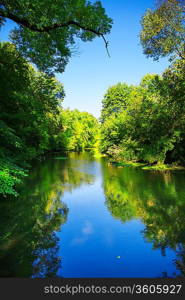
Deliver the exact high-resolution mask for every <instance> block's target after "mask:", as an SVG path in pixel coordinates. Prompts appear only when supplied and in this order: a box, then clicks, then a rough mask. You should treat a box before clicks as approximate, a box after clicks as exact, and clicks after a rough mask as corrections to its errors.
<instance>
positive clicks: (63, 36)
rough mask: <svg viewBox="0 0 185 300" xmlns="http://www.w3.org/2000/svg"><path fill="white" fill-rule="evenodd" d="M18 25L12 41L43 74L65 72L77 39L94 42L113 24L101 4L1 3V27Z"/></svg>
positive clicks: (64, 0) (78, 0) (59, 0)
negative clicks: (11, 23)
mask: <svg viewBox="0 0 185 300" xmlns="http://www.w3.org/2000/svg"><path fill="white" fill-rule="evenodd" d="M7 19H10V20H12V21H14V22H15V23H16V27H15V29H14V30H13V31H12V32H11V35H10V37H11V40H12V42H13V43H14V44H15V45H16V47H17V49H18V50H19V52H20V53H21V54H22V55H23V56H24V57H25V58H27V59H28V60H30V61H31V62H33V63H34V64H36V65H37V67H38V68H39V69H40V70H42V71H47V72H50V73H51V72H54V71H55V72H63V71H64V68H65V66H66V64H67V62H68V60H69V58H70V56H71V54H72V53H73V51H74V45H75V40H76V38H80V39H81V40H82V41H91V40H93V39H94V38H95V37H96V36H99V37H102V38H103V39H104V41H105V43H106V47H107V41H106V40H105V37H104V35H105V34H107V33H109V32H110V29H111V25H112V20H111V19H110V18H109V17H108V16H107V15H106V13H105V10H104V8H103V7H102V5H101V2H100V1H96V2H94V3H91V2H90V1H86V0H55V1H53V0H26V1H25V0H14V1H12V0H2V1H1V3H0V25H1V26H2V25H3V24H4V23H5V21H6V20H7Z"/></svg>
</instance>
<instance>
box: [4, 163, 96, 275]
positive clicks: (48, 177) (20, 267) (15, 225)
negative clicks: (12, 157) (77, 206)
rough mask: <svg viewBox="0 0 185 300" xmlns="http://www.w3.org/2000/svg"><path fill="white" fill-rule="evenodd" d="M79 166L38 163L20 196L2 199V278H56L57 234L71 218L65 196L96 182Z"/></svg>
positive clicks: (57, 263)
mask: <svg viewBox="0 0 185 300" xmlns="http://www.w3.org/2000/svg"><path fill="white" fill-rule="evenodd" d="M73 164H74V162H73ZM77 167H78V164H77V163H76V165H75V166H74V165H72V163H71V162H70V160H66V161H61V160H53V159H50V160H47V162H44V163H41V164H40V165H38V163H37V166H35V167H34V168H33V170H32V172H31V173H30V176H29V177H28V178H27V179H26V180H25V182H24V184H23V185H22V186H21V187H20V196H19V197H18V198H17V199H13V198H12V199H11V198H9V199H1V201H0V219H1V222H0V232H1V236H0V276H1V277H55V276H57V272H58V269H59V268H60V267H61V258H60V257H59V256H58V250H59V240H58V237H57V234H56V232H57V231H59V230H60V228H61V225H62V224H64V223H65V222H66V220H67V215H68V208H67V207H66V205H65V204H64V203H63V202H62V201H61V198H62V195H63V193H64V192H65V191H66V190H67V191H72V189H74V188H76V187H78V186H80V185H81V184H82V183H91V182H92V181H93V180H94V177H93V175H90V174H88V173H85V172H83V171H78V169H77Z"/></svg>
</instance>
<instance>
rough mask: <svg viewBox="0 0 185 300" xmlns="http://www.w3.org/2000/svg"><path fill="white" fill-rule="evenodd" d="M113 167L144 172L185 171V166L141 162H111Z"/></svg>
mask: <svg viewBox="0 0 185 300" xmlns="http://www.w3.org/2000/svg"><path fill="white" fill-rule="evenodd" d="M110 163H111V164H112V165H114V166H116V167H120V168H124V167H137V168H138V167H139V168H141V169H143V170H155V171H177V170H185V167H184V166H180V165H173V164H156V165H151V164H147V163H139V162H114V161H112V162H110Z"/></svg>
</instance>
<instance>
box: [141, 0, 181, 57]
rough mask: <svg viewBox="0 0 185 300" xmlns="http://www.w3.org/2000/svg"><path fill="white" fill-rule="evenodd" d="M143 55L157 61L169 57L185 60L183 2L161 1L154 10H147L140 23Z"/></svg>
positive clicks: (177, 0)
mask: <svg viewBox="0 0 185 300" xmlns="http://www.w3.org/2000/svg"><path fill="white" fill-rule="evenodd" d="M141 25H142V30H141V33H140V40H141V44H142V46H143V49H144V54H146V55H147V56H148V57H152V58H153V59H154V60H158V59H159V58H160V57H164V56H169V57H170V58H171V59H173V58H174V56H173V55H174V54H175V56H176V57H179V58H181V59H185V2H184V0H163V1H160V4H159V6H158V7H157V8H156V9H155V10H148V11H147V12H146V14H145V15H144V17H143V18H142V21H141Z"/></svg>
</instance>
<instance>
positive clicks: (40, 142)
mask: <svg viewBox="0 0 185 300" xmlns="http://www.w3.org/2000/svg"><path fill="white" fill-rule="evenodd" d="M0 76H1V81H0V95H1V101H0V140H1V145H0V183H1V187H0V194H3V195H6V194H14V195H16V192H15V189H14V186H15V185H17V184H18V183H20V179H21V178H22V177H23V176H24V175H25V174H24V170H22V168H23V169H24V168H25V167H26V162H28V161H30V160H31V159H33V158H35V157H37V156H41V155H43V154H45V153H46V152H48V151H63V152H64V151H71V150H74V151H81V150H83V149H85V148H92V147H97V143H98V139H99V126H98V121H97V120H96V118H94V117H93V116H92V115H90V114H88V113H86V112H79V111H77V110H74V111H70V110H63V109H62V108H61V103H62V101H63V98H64V89H63V86H62V84H61V83H59V82H58V81H57V80H56V79H55V78H54V77H52V76H49V75H46V74H44V73H41V72H38V71H36V70H35V69H34V68H33V67H32V66H31V65H30V64H28V62H26V61H25V59H24V58H22V57H21V56H20V54H19V52H18V51H17V50H16V48H15V46H14V45H13V44H10V43H2V44H0Z"/></svg>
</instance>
